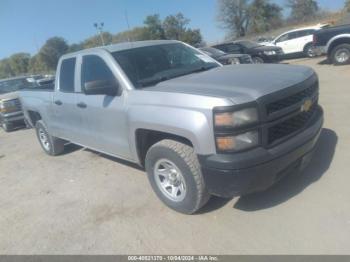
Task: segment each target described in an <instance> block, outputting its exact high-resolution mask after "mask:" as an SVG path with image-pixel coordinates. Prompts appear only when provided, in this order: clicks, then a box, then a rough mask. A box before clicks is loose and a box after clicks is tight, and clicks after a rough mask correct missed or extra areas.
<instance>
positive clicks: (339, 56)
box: [331, 44, 350, 65]
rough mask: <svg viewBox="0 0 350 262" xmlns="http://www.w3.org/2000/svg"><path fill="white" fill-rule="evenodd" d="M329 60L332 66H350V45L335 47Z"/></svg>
mask: <svg viewBox="0 0 350 262" xmlns="http://www.w3.org/2000/svg"><path fill="white" fill-rule="evenodd" d="M331 60H332V63H333V64H334V65H346V64H350V44H341V45H338V46H336V47H335V48H334V49H333V50H332V52H331Z"/></svg>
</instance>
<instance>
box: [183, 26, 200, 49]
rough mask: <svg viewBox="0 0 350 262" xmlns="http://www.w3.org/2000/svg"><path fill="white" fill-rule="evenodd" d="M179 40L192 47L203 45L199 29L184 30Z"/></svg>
mask: <svg viewBox="0 0 350 262" xmlns="http://www.w3.org/2000/svg"><path fill="white" fill-rule="evenodd" d="M180 40H181V41H183V42H185V43H187V44H190V45H193V46H199V45H201V44H202V43H203V38H202V34H201V31H200V30H199V29H186V31H185V32H183V34H182V35H181V38H180Z"/></svg>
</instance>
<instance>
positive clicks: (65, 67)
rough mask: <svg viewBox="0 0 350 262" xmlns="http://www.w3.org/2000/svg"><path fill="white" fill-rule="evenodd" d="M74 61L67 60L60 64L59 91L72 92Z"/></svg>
mask: <svg viewBox="0 0 350 262" xmlns="http://www.w3.org/2000/svg"><path fill="white" fill-rule="evenodd" d="M75 60H76V59H75V58H68V59H65V60H63V61H62V63H61V68H60V82H59V85H60V86H59V90H60V91H62V92H69V93H73V92H74V75H75Z"/></svg>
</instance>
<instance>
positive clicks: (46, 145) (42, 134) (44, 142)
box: [38, 128, 50, 151]
mask: <svg viewBox="0 0 350 262" xmlns="http://www.w3.org/2000/svg"><path fill="white" fill-rule="evenodd" d="M38 133H39V139H40V143H41V144H42V146H43V147H44V148H45V150H46V151H50V142H49V138H48V137H47V135H46V133H45V131H44V130H43V129H42V128H40V129H39V130H38Z"/></svg>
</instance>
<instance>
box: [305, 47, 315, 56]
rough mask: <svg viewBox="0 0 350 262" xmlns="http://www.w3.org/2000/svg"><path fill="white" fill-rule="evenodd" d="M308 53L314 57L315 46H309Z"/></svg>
mask: <svg viewBox="0 0 350 262" xmlns="http://www.w3.org/2000/svg"><path fill="white" fill-rule="evenodd" d="M307 55H308V56H309V57H314V56H315V52H314V48H313V47H309V48H308V49H307Z"/></svg>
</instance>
